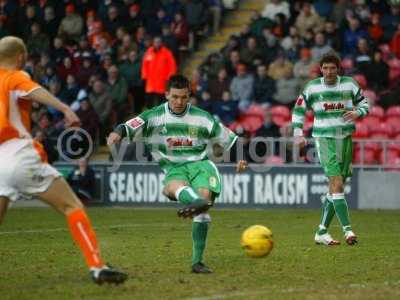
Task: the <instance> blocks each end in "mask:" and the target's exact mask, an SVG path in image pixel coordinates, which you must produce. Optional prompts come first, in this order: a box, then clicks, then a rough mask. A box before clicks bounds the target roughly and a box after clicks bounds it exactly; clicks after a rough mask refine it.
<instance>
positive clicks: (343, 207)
mask: <svg viewBox="0 0 400 300" xmlns="http://www.w3.org/2000/svg"><path fill="white" fill-rule="evenodd" d="M332 200H333V206H334V207H335V212H336V216H337V218H338V219H339V222H340V224H341V225H342V228H343V231H344V232H346V231H349V230H351V225H350V217H349V209H348V207H347V202H346V200H345V199H344V194H343V193H340V194H339V193H338V194H332Z"/></svg>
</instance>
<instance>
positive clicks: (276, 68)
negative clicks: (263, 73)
mask: <svg viewBox="0 0 400 300" xmlns="http://www.w3.org/2000/svg"><path fill="white" fill-rule="evenodd" d="M289 71H290V73H292V72H293V64H292V63H291V62H290V61H288V60H287V59H286V58H285V56H284V55H283V54H279V55H278V57H277V58H276V59H275V60H274V61H273V62H272V63H271V64H270V66H269V70H268V76H269V77H271V78H272V79H274V80H278V79H282V78H283V77H284V76H285V75H286V74H288V73H289Z"/></svg>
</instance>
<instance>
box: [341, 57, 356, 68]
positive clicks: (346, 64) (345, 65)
mask: <svg viewBox="0 0 400 300" xmlns="http://www.w3.org/2000/svg"><path fill="white" fill-rule="evenodd" d="M341 67H342V68H343V69H344V70H351V69H353V68H354V62H353V60H352V59H351V58H344V59H342V62H341Z"/></svg>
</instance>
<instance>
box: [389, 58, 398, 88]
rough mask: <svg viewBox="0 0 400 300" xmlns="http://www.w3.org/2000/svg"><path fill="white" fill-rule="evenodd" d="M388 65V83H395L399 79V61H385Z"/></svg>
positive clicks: (396, 59)
mask: <svg viewBox="0 0 400 300" xmlns="http://www.w3.org/2000/svg"><path fill="white" fill-rule="evenodd" d="M387 64H388V65H389V81H390V82H391V83H395V81H396V80H397V79H398V78H400V59H398V58H392V59H390V60H388V61H387Z"/></svg>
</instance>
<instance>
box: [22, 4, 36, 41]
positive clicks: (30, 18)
mask: <svg viewBox="0 0 400 300" xmlns="http://www.w3.org/2000/svg"><path fill="white" fill-rule="evenodd" d="M33 23H40V20H39V18H38V16H37V15H36V9H35V6H34V5H27V6H26V8H25V15H24V16H23V17H22V19H21V20H20V21H19V22H18V29H19V35H20V36H21V37H22V38H23V39H24V40H27V39H28V38H29V36H30V34H31V28H32V24H33Z"/></svg>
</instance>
